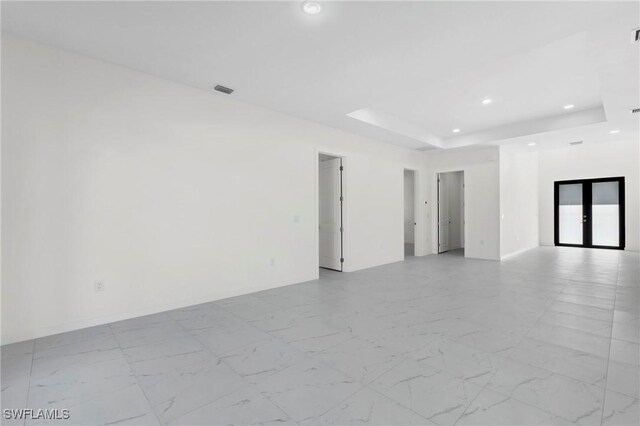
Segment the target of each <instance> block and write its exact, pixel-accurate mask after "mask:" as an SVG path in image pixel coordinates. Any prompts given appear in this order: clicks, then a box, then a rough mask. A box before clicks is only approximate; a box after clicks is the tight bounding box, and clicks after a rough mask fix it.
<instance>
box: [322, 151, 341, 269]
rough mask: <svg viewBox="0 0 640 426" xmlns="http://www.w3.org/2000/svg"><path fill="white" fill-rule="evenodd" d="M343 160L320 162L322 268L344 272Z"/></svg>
mask: <svg viewBox="0 0 640 426" xmlns="http://www.w3.org/2000/svg"><path fill="white" fill-rule="evenodd" d="M340 166H341V160H340V159H339V158H336V159H333V160H325V161H322V162H320V172H319V175H320V176H319V197H320V198H319V208H320V212H319V213H320V216H319V217H320V224H319V234H320V267H322V268H329V269H335V270H338V271H342V262H341V259H342V231H341V228H342V202H341V201H340V198H341V196H342V173H341V172H340Z"/></svg>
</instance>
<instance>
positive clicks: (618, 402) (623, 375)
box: [1, 247, 640, 425]
mask: <svg viewBox="0 0 640 426" xmlns="http://www.w3.org/2000/svg"><path fill="white" fill-rule="evenodd" d="M639 280H640V265H639V256H638V253H631V252H619V251H610V250H586V249H574V248H555V247H544V248H538V249H535V250H531V251H529V252H526V253H524V254H522V255H520V256H518V257H515V258H512V259H509V260H507V261H504V262H501V263H500V262H491V261H482V260H474V259H465V258H464V257H463V256H461V253H460V252H453V253H446V254H442V255H434V256H427V257H422V258H416V257H407V259H406V260H405V261H404V262H399V263H394V264H390V265H386V266H382V267H377V268H371V269H367V270H362V271H358V272H353V273H338V272H333V271H325V270H322V271H321V272H320V279H319V280H316V281H311V282H305V283H300V284H296V285H290V286H286V287H280V288H275V289H272V290H267V291H262V292H258V293H253V294H250V295H245V296H239V297H233V298H230V299H226V300H220V301H216V302H210V303H204V304H201V305H197V306H190V307H187V308H183V309H178V310H174V311H170V312H163V313H158V314H154V315H148V316H145V317H140V318H133V319H130V320H126V321H120V322H117V323H112V324H107V325H103V326H98V327H92V328H88V329H84V330H77V331H72V332H69V333H63V334H59V335H55V336H49V337H44V338H41V339H36V340H34V341H28V342H21V343H16V344H11V345H6V346H3V347H2V348H1V352H2V365H1V366H2V395H1V397H2V408H3V409H20V408H34V409H38V408H50V409H52V408H53V409H55V408H57V409H68V410H69V412H70V418H69V419H68V420H45V419H37V420H27V421H20V420H8V419H2V424H7V425H13V424H19V425H25V424H28V425H31V424H51V423H53V424H61V425H62V424H68V425H98V424H103V425H107V424H118V425H119V424H136V425H154V424H171V425H209V424H214V425H218V424H220V425H223V424H224V425H226V424H235V425H243V424H268V425H269V424H281V425H288V424H304V425H315V424H318V425H346V424H377V425H395V424H397V425H400V424H412V425H434V424H436V425H455V424H458V425H520V424H522V425H551V424H554V425H568V424H580V425H601V424H604V425H638V424H639V423H640V414H639V410H640V408H639V402H638V401H639V398H640V395H639V394H640V390H639V388H640V377H639V375H640V282H639Z"/></svg>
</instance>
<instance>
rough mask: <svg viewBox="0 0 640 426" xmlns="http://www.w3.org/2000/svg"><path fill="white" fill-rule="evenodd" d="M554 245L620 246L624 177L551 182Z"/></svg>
mask: <svg viewBox="0 0 640 426" xmlns="http://www.w3.org/2000/svg"><path fill="white" fill-rule="evenodd" d="M554 195H555V201H554V209H555V245H557V246H570V247H589V248H608V249H618V250H623V249H624V243H625V242H624V178H623V177H612V178H601V179H580V180H566V181H560V182H555V184H554Z"/></svg>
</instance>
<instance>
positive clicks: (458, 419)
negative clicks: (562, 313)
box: [453, 280, 604, 425]
mask: <svg viewBox="0 0 640 426" xmlns="http://www.w3.org/2000/svg"><path fill="white" fill-rule="evenodd" d="M566 281H567V283H566V284H564V285H563V286H562V289H561V290H560V291H559V292H558V294H557V295H556V297H555V298H554V299H553V300H551V301H550V302H549V303H548V304H547V306H546V307H545V308H544V309H543V310H542V312H541V313H540V315H538V318H537V319H536V320H535V322H534V323H533V325H532V326H531V327H530V328H529V330H528V331H527V333H525V335H524V336H523V337H522V339H520V341H519V342H518V343H517V344H516V345H515V346H514V349H513V350H515V349H517V347H518V346H520V344H521V343H522V342H523V341H524V340H525V339H526V338H527V336H528V335H529V333H531V330H533V328H534V327H535V326H536V324H538V322H539V321H540V318H542V316H543V315H544V314H545V312H547V310H549V307H550V306H551V305H552V304H553V302H555V301H556V300H557V298H558V296H559V295H560V294H561V293H562V291H563V290H564V289H565V288H566V287H567V286H568V285H569V282H568V281H570V280H566ZM513 350H512V351H511V352H510V353H509V355H508V356H507V357H506V358H505V360H504V362H503V363H502V364H500V367H498V368H497V369H496V371H495V372H494V373H493V375H492V376H491V377H490V378H489V380H487V382H486V383H485V384H484V386H482V389H480V392H478V394H477V395H476V396H475V398H473V400H471V401H470V402H469V404H468V405H467V406H466V407H465V409H464V411H463V412H462V414H460V416H459V417H458V418H457V419H456V421H455V422H454V423H453V424H454V425H457V424H458V422H459V421H460V420H461V419H462V418H463V417H464V414H465V413H466V412H467V410H468V409H469V407H470V406H471V404H473V402H474V401H475V400H476V399H477V398H478V396H480V394H481V393H482V392H483V391H484V390H485V388H486V387H487V386H488V385H489V383H490V382H491V380H492V379H493V378H494V377H495V376H496V374H498V372H499V371H500V369H502V368H503V367H504V364H505V363H506V362H507V361H509V360H510V359H511V356H512V355H513ZM527 365H528V364H527ZM547 371H548V370H547ZM552 373H553V372H552ZM497 393H500V392H497ZM501 395H503V394H501ZM504 396H506V397H508V398H512V399H514V400H516V401H518V402H520V403H524V404H526V405H529V406H531V407H534V408H536V409H538V410H541V411H544V412H546V413H548V414H551V415H553V416H555V417H561V416H557V415H556V414H554V413H551V412H549V411H547V410H545V409H542V408H540V407H536V406H534V405H532V404H529V403H528V402H524V401H520V400H519V399H517V398H513V396H511V395H504ZM603 404H604V402H603Z"/></svg>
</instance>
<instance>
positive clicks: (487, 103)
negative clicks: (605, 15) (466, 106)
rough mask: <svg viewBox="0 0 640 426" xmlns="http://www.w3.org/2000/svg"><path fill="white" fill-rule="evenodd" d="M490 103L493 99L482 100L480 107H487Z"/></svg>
mask: <svg viewBox="0 0 640 426" xmlns="http://www.w3.org/2000/svg"><path fill="white" fill-rule="evenodd" d="M491 102H493V99H490V98H487V99H483V100H482V105H489V104H490V103H491Z"/></svg>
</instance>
